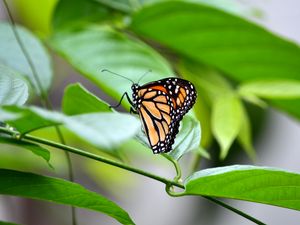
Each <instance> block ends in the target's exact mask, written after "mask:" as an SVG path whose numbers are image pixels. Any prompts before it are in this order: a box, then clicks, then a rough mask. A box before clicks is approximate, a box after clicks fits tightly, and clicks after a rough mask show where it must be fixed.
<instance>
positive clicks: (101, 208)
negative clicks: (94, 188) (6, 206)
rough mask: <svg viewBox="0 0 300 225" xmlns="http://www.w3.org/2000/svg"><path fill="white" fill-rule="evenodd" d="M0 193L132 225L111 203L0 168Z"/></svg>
mask: <svg viewBox="0 0 300 225" xmlns="http://www.w3.org/2000/svg"><path fill="white" fill-rule="evenodd" d="M0 194H3V195H13V196H20V197H25V198H31V199H38V200H44V201H50V202H55V203H58V204H65V205H72V206H75V207H80V208H85V209H90V210H95V211H98V212H102V213H105V214H106V215H108V216H111V217H113V218H115V219H116V220H118V221H119V222H120V223H122V224H134V223H133V221H132V220H131V219H130V217H129V215H128V214H127V212H125V211H124V210H123V209H121V208H120V207H119V206H118V205H117V204H115V203H114V202H112V201H110V200H108V199H106V198H105V197H103V196H101V195H100V194H98V193H95V192H91V191H89V190H87V189H85V188H83V187H82V186H80V185H78V184H76V183H72V182H69V181H65V180H63V179H58V178H52V177H46V176H41V175H37V174H32V173H24V172H19V171H13V170H6V169H0Z"/></svg>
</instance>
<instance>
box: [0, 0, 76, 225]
mask: <svg viewBox="0 0 300 225" xmlns="http://www.w3.org/2000/svg"><path fill="white" fill-rule="evenodd" d="M3 3H4V6H5V8H6V11H7V15H8V18H9V20H10V22H11V25H12V26H11V28H12V31H13V34H14V36H15V38H16V41H17V43H18V45H19V47H20V49H21V51H22V53H23V54H24V57H25V59H26V61H27V63H28V65H29V68H30V70H31V72H32V75H33V77H34V80H35V81H36V84H37V85H36V87H37V93H40V97H41V102H42V104H43V106H44V107H45V108H47V109H51V110H52V109H53V106H52V104H51V102H50V100H49V98H48V95H47V94H46V92H45V91H44V88H43V85H42V82H41V80H40V79H39V76H38V72H37V70H36V68H35V66H34V63H33V61H32V59H31V57H30V55H29V53H28V51H27V49H26V48H25V45H24V44H23V41H22V39H21V38H20V35H19V33H18V31H17V29H16V24H15V21H14V18H13V16H12V14H11V12H10V9H9V6H8V4H7V2H6V0H3ZM32 86H33V87H35V85H34V84H32ZM54 127H55V130H56V133H57V135H58V138H59V140H60V142H61V143H62V144H65V143H66V142H65V140H64V137H63V135H62V132H61V130H60V129H59V127H58V126H57V125H56V126H54ZM65 156H66V159H67V165H68V175H69V180H70V181H74V175H73V169H72V161H71V156H70V155H69V153H68V152H65ZM71 214H72V224H73V225H77V220H76V210H75V207H73V206H72V207H71Z"/></svg>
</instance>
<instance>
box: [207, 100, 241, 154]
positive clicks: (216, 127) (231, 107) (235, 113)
mask: <svg viewBox="0 0 300 225" xmlns="http://www.w3.org/2000/svg"><path fill="white" fill-rule="evenodd" d="M241 125H242V103H241V101H240V100H239V99H238V98H237V97H236V96H235V95H233V94H227V95H226V94H225V95H224V96H222V97H221V96H220V97H218V99H217V100H216V101H214V102H213V108H212V125H211V126H212V131H213V134H214V136H215V137H216V139H217V141H218V143H219V145H220V147H221V154H220V158H221V159H224V158H225V157H226V156H227V154H228V151H229V148H230V147H231V144H232V142H233V141H234V139H235V138H236V137H237V135H238V133H239V132H240V130H241Z"/></svg>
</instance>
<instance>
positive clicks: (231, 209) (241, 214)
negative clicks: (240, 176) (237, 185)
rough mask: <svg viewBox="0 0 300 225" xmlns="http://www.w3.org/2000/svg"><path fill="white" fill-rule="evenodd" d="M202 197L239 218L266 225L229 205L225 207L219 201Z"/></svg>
mask: <svg viewBox="0 0 300 225" xmlns="http://www.w3.org/2000/svg"><path fill="white" fill-rule="evenodd" d="M202 197H203V198H206V199H207V200H209V201H211V202H214V203H216V204H217V205H220V206H223V207H224V208H226V209H229V210H230V211H232V212H235V213H236V214H238V215H240V216H242V217H244V218H246V219H248V220H250V221H252V222H253V223H256V224H259V225H266V224H265V223H263V222H261V221H259V220H257V219H255V218H253V217H252V216H249V215H248V214H246V213H244V212H242V211H240V210H238V209H236V208H233V207H231V206H230V205H227V204H225V203H224V202H221V201H219V200H217V199H215V198H212V197H209V196H202Z"/></svg>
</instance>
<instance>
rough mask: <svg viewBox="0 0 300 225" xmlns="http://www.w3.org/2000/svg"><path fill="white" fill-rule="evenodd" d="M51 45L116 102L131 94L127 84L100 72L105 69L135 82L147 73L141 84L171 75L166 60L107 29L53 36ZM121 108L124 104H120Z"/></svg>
mask: <svg viewBox="0 0 300 225" xmlns="http://www.w3.org/2000/svg"><path fill="white" fill-rule="evenodd" d="M52 45H53V46H54V48H55V49H56V51H57V52H59V53H60V54H61V55H63V56H64V57H65V58H66V59H67V60H68V61H69V62H70V63H71V64H72V65H73V66H74V67H75V68H76V69H77V70H79V71H80V73H81V74H82V75H84V76H86V77H87V78H89V79H90V80H92V81H93V82H94V83H95V84H97V85H98V86H99V87H100V88H101V89H103V90H104V91H105V92H107V93H108V94H109V95H111V96H113V97H114V98H116V99H118V100H119V99H120V97H121V95H122V94H123V93H124V92H126V91H127V92H128V93H131V85H132V83H130V81H128V80H125V79H124V78H122V77H118V76H116V75H113V74H110V73H108V72H101V70H102V69H109V70H111V71H113V72H115V73H119V74H121V75H123V76H126V77H128V78H130V79H131V80H133V81H134V82H137V81H138V79H139V78H140V77H141V76H142V75H143V74H144V73H145V72H147V71H148V70H149V69H152V71H153V72H152V73H149V74H148V75H147V76H146V77H145V78H144V79H143V82H146V81H153V80H158V79H161V78H163V77H165V76H170V75H173V73H172V70H171V68H170V66H169V65H168V63H167V62H166V60H164V59H163V58H162V57H161V56H160V55H159V54H158V53H156V52H155V51H153V49H151V48H150V47H148V46H147V45H145V44H142V43H140V42H137V41H136V40H135V41H133V40H131V39H129V38H128V37H126V36H125V35H121V34H119V33H117V32H114V31H113V30H112V29H110V28H108V27H101V26H92V27H88V28H85V29H83V30H81V31H77V32H72V31H65V32H63V33H58V34H56V35H55V36H54V37H53V39H52ZM123 104H127V106H129V104H128V103H126V101H123Z"/></svg>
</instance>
